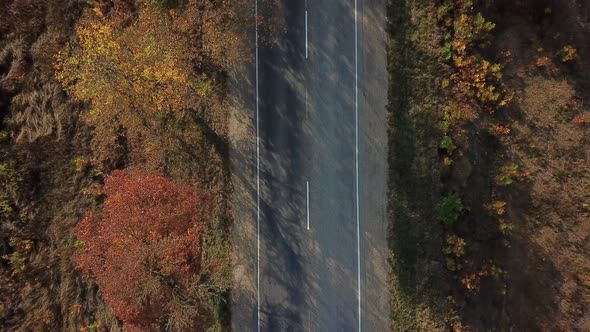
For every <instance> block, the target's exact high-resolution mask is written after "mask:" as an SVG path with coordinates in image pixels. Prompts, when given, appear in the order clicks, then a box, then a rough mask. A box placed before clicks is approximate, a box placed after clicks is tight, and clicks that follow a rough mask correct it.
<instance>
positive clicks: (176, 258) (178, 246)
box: [75, 170, 213, 331]
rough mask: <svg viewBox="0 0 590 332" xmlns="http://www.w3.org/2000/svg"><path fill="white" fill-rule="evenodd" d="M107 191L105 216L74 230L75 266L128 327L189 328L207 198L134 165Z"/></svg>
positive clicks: (201, 269)
mask: <svg viewBox="0 0 590 332" xmlns="http://www.w3.org/2000/svg"><path fill="white" fill-rule="evenodd" d="M104 193H105V195H106V200H105V202H104V206H103V210H102V213H100V214H93V213H88V214H87V215H86V217H85V218H84V219H83V220H82V221H81V222H80V223H79V224H78V225H77V227H76V229H75V235H76V237H77V238H78V242H77V247H78V248H79V249H78V250H77V254H76V256H75V262H76V264H77V267H78V268H79V269H81V270H82V271H83V272H84V274H85V275H87V276H91V277H94V278H95V279H96V283H97V284H98V286H99V288H100V290H101V292H102V294H103V297H104V299H105V301H106V302H107V303H108V304H109V306H110V307H111V309H112V311H113V313H114V314H115V315H116V316H117V317H118V318H119V319H121V320H122V321H123V322H124V324H125V327H126V329H127V330H128V331H156V330H159V329H160V327H161V326H164V325H163V324H176V325H175V326H176V327H177V329H178V328H180V329H181V330H186V329H191V330H194V328H195V326H194V324H195V319H196V317H197V315H198V312H199V309H200V302H201V299H202V294H203V287H205V288H207V287H208V286H206V285H204V284H203V285H201V284H202V280H203V279H206V277H205V275H206V272H205V270H207V269H208V267H206V266H204V265H206V262H204V258H203V257H202V251H201V247H202V235H203V231H204V228H205V225H206V224H207V222H208V220H209V219H210V217H211V210H212V208H213V200H212V195H210V194H209V193H207V192H204V191H198V190H195V189H193V188H192V187H190V186H186V185H181V184H175V183H172V182H170V181H169V180H167V179H165V178H164V177H162V176H159V175H150V174H145V173H142V172H139V171H132V170H124V171H114V172H113V174H112V175H111V176H109V177H107V178H106V180H105V184H104ZM207 291H209V290H207ZM171 319H174V321H171Z"/></svg>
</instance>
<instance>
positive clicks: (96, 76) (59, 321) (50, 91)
mask: <svg viewBox="0 0 590 332" xmlns="http://www.w3.org/2000/svg"><path fill="white" fill-rule="evenodd" d="M266 5H267V3H262V4H261V7H262V9H261V11H262V10H269V8H271V7H268V6H270V5H271V3H270V2H269V3H268V6H266ZM250 11H251V8H250V5H249V2H246V1H231V2H230V1H202V0H180V1H167V0H117V1H106V0H105V1H102V0H97V1H83V0H69V1H54V0H49V1H33V0H9V1H2V2H0V121H1V122H0V184H1V188H0V230H1V231H0V257H2V258H1V259H0V329H1V330H3V331H119V330H127V331H159V330H162V329H168V330H174V331H221V330H225V329H226V327H227V324H228V323H229V312H228V309H227V295H228V292H229V290H230V288H231V271H230V262H229V257H230V255H229V250H230V243H229V233H228V229H229V226H230V223H231V217H230V212H229V207H228V204H227V203H228V201H227V199H228V196H229V194H230V190H231V184H230V183H229V179H230V177H229V165H228V160H227V158H228V157H227V143H226V135H227V116H228V114H227V113H226V102H225V100H226V99H227V98H226V93H227V91H226V76H227V72H228V70H229V69H231V68H232V66H234V65H236V64H238V63H240V62H241V61H244V60H248V59H250V58H251V55H250V54H251V53H250V49H249V48H247V47H246V43H245V38H246V35H245V34H244V31H245V30H246V29H248V28H251V27H252V24H253V22H252V20H251V15H246V14H245V13H250ZM262 21H264V23H263V24H264V26H263V27H261V28H263V30H266V31H272V29H273V24H272V23H271V22H272V20H271V19H269V20H262ZM266 36H269V38H270V39H272V33H270V34H267V35H266Z"/></svg>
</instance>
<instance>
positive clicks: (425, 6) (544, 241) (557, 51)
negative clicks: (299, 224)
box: [389, 0, 590, 331]
mask: <svg viewBox="0 0 590 332" xmlns="http://www.w3.org/2000/svg"><path fill="white" fill-rule="evenodd" d="M576 8H577V9H576ZM589 10H590V8H588V6H578V5H576V4H575V2H574V1H571V2H567V3H566V4H563V3H558V2H557V1H542V2H535V1H524V2H517V3H513V2H508V1H488V2H484V1H471V0H453V1H451V0H448V1H439V2H437V3H432V2H427V1H420V0H415V1H393V0H392V1H390V11H389V13H390V33H391V43H390V63H389V72H390V77H391V80H390V125H391V131H390V166H391V167H390V172H391V174H390V212H391V230H390V243H391V250H392V251H393V255H394V259H393V261H392V267H393V269H392V275H393V278H392V292H393V294H392V296H393V304H394V305H393V313H392V317H393V323H392V324H393V325H392V327H393V329H394V330H422V331H431V330H435V329H443V330H446V329H451V330H454V331H480V330H509V329H516V330H538V329H540V330H543V329H548V330H560V331H561V330H576V329H581V330H585V329H587V328H588V327H589V325H588V322H589V321H590V318H589V317H590V316H588V313H587V312H586V311H585V310H583V309H581V308H586V307H587V306H588V304H589V302H588V301H589V300H590V293H589V288H588V283H587V282H586V281H585V280H587V269H588V266H589V264H588V260H589V259H590V255H589V254H590V253H589V252H588V250H587V249H588V248H586V247H587V246H585V245H584V244H583V241H585V240H587V228H588V211H587V210H586V209H585V207H586V206H587V205H588V203H587V200H588V199H589V197H588V193H589V192H590V182H589V181H590V172H589V166H588V165H590V163H589V162H588V157H589V152H590V148H589V145H588V142H587V137H588V135H587V134H588V121H587V117H588V105H589V102H588V101H589V99H588V97H589V96H588V91H589V90H588V82H589V78H590V72H589V71H588V70H587V68H590V67H588V64H587V60H586V59H587V58H588V57H587V55H588V54H589V53H588V52H589V50H588V46H587V45H588V42H587V37H584V36H587V35H588V32H589V31H588V29H587V25H584V24H578V23H577V22H588V16H587V14H588V11H589ZM584 13H585V14H584ZM584 15H586V16H584ZM558 22H569V23H570V24H569V25H566V26H564V25H563V24H559V23H558ZM423 31H427V33H424V32H423ZM584 38H586V39H584ZM525 45H526V46H525ZM581 54H583V55H584V56H581ZM584 68H585V69H584ZM574 174H575V175H574ZM551 188H553V189H551ZM583 239H585V240H583ZM566 262H567V263H566ZM574 262H575V263H574ZM572 264H573V265H572ZM441 266H442V267H443V268H441ZM574 266H575V267H574ZM433 267H437V268H438V270H436V269H434V268H433ZM442 270H444V271H442ZM441 292H442V293H443V294H441ZM574 294H575V295H574ZM441 299H442V300H441ZM556 304H557V305H556ZM433 313H436V315H434V314H433ZM548 317H552V318H551V319H545V318H548ZM435 326H436V327H435Z"/></svg>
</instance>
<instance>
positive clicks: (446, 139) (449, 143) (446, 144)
mask: <svg viewBox="0 0 590 332" xmlns="http://www.w3.org/2000/svg"><path fill="white" fill-rule="evenodd" d="M439 146H440V148H441V149H445V150H447V152H448V154H452V153H453V151H454V150H455V148H456V146H455V143H454V142H453V139H452V138H451V137H450V136H449V135H445V136H443V138H442V139H441V141H440V145H439Z"/></svg>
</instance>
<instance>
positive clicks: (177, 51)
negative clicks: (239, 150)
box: [56, 0, 245, 163]
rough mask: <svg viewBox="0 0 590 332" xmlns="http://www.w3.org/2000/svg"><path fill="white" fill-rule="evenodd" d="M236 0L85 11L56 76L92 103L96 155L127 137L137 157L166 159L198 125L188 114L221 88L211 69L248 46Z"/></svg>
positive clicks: (194, 0)
mask: <svg viewBox="0 0 590 332" xmlns="http://www.w3.org/2000/svg"><path fill="white" fill-rule="evenodd" d="M231 6H232V5H231V4H229V2H227V1H221V2H216V1H214V2H211V1H203V0H189V1H188V2H187V3H186V4H185V5H184V6H183V7H182V8H178V9H176V10H164V11H163V10H161V9H160V8H158V7H157V6H154V5H153V4H152V2H145V3H142V2H139V3H138V8H139V9H138V11H137V13H136V15H133V16H132V15H129V13H124V12H123V11H117V10H116V8H114V9H113V10H111V11H110V12H109V14H104V13H103V12H102V11H101V9H99V8H98V7H97V8H94V9H93V10H89V11H87V12H86V14H85V15H84V17H83V18H82V19H81V21H80V23H79V24H78V26H77V27H76V35H77V39H76V40H75V42H73V43H72V44H70V45H69V46H68V48H66V49H65V50H63V51H62V52H60V53H59V55H58V56H57V62H56V69H57V71H56V77H57V79H58V81H59V82H61V84H62V85H63V86H64V87H65V88H66V89H67V90H68V92H69V93H70V94H71V95H72V96H73V97H74V98H75V99H77V100H78V101H81V102H85V103H88V104H89V105H90V112H89V113H88V114H86V116H85V120H86V121H87V122H88V123H89V124H90V125H91V126H93V127H94V128H95V136H94V143H95V144H94V148H95V155H96V158H97V159H98V160H97V161H99V162H105V161H107V160H109V157H110V156H112V155H113V153H114V151H115V149H117V148H118V145H120V144H119V143H118V142H121V141H125V142H127V149H129V152H130V154H131V156H132V157H133V156H134V155H135V156H141V158H144V159H147V160H152V161H153V160H156V162H157V163H158V162H159V163H163V160H164V154H165V147H166V145H167V141H169V140H170V139H173V137H178V136H181V137H182V136H184V135H192V134H190V133H194V132H195V131H198V129H197V128H195V127H194V124H193V126H192V127H191V120H190V119H192V118H193V117H194V116H195V115H197V116H198V115H202V112H203V111H204V110H206V109H207V103H208V102H209V101H210V100H212V99H213V98H211V97H213V96H214V95H215V93H216V92H217V91H218V90H216V89H217V87H218V84H216V83H215V82H216V81H215V79H214V77H215V75H212V74H211V73H215V72H217V71H219V70H225V69H227V68H229V66H231V65H232V64H233V63H235V62H236V61H238V60H240V59H241V56H242V55H241V54H242V53H245V52H240V50H241V39H240V38H239V35H238V34H237V33H236V32H235V29H233V28H232V26H231V25H232V24H237V21H234V22H233V23H231V20H232V19H234V18H235V15H234V14H232V12H233V11H232V10H234V9H235V8H233V7H231ZM228 21H229V22H230V23H228ZM195 68H199V70H198V71H196V70H195ZM208 100H209V101H208Z"/></svg>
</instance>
